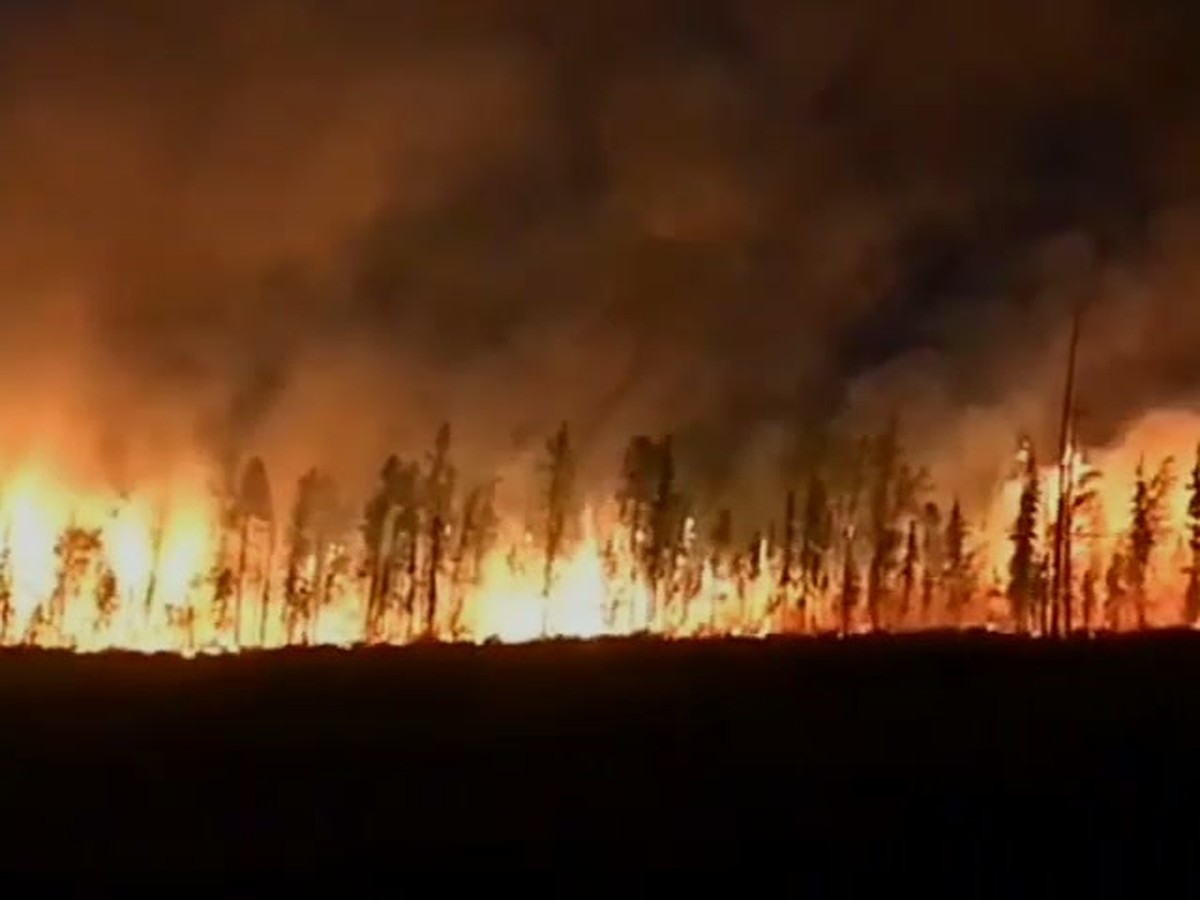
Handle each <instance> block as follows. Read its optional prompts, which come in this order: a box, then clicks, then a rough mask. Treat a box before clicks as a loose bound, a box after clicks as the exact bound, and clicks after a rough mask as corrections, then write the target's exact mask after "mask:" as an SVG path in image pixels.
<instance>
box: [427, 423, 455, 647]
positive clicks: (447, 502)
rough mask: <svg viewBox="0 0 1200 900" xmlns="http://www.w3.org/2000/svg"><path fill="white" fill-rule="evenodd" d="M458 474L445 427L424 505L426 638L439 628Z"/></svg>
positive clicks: (436, 445) (431, 461) (435, 450)
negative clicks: (449, 524)
mask: <svg viewBox="0 0 1200 900" xmlns="http://www.w3.org/2000/svg"><path fill="white" fill-rule="evenodd" d="M457 474H458V473H457V470H456V469H455V467H454V465H453V464H452V463H451V462H450V425H449V424H448V423H443V424H442V426H441V427H440V428H439V429H438V432H437V436H436V438H435V439H434V446H433V452H432V453H431V454H430V456H429V469H428V472H427V474H426V477H425V481H424V484H423V490H422V499H423V503H422V505H423V507H424V512H425V515H426V516H428V522H429V529H428V535H429V565H428V568H427V574H426V582H425V597H426V599H425V634H426V636H427V637H433V636H434V633H435V629H436V627H437V612H438V577H439V575H440V574H441V571H442V562H443V559H442V557H443V553H442V551H443V546H444V541H445V537H446V523H447V522H448V521H449V519H450V510H451V505H452V504H453V502H454V486H455V481H456V479H457Z"/></svg>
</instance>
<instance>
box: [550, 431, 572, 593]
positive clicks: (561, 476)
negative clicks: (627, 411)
mask: <svg viewBox="0 0 1200 900" xmlns="http://www.w3.org/2000/svg"><path fill="white" fill-rule="evenodd" d="M546 451H547V454H548V455H549V461H548V464H547V466H546V468H547V472H548V480H549V484H548V486H547V489H546V546H545V571H544V572H543V578H542V593H543V595H544V596H547V597H548V596H550V589H551V581H552V579H553V573H554V566H555V564H556V563H557V561H558V557H559V554H560V553H561V552H562V549H563V542H564V539H565V537H566V529H567V521H568V517H569V516H570V508H571V501H572V493H573V491H574V480H575V462H574V458H573V455H572V453H571V442H570V436H569V435H568V433H567V425H566V423H565V422H564V423H563V424H562V425H560V426H559V429H558V431H557V432H556V434H555V435H554V437H553V438H552V439H551V440H550V441H549V442H548V443H547V445H546Z"/></svg>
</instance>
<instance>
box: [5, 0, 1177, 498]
mask: <svg viewBox="0 0 1200 900" xmlns="http://www.w3.org/2000/svg"><path fill="white" fill-rule="evenodd" d="M434 6H436V10H435V9H434V8H433V7H434ZM568 6H569V8H567V7H568ZM0 15H3V16H4V17H5V19H6V20H7V27H3V28H0V33H2V34H3V37H2V38H0V197H2V198H3V201H2V202H0V284H3V301H2V302H3V316H4V329H3V334H2V335H0V377H2V378H3V383H4V384H5V385H6V388H5V389H4V391H3V393H2V394H0V425H2V426H3V428H4V435H5V439H6V441H7V445H8V448H9V450H14V449H16V448H23V447H24V445H25V444H26V443H30V442H32V443H33V444H34V445H35V446H44V447H48V448H51V449H53V451H54V452H55V453H58V454H60V455H61V454H66V455H67V456H69V457H72V459H71V464H72V465H77V466H81V467H89V466H94V465H96V464H97V462H96V461H97V460H100V461H101V462H102V465H103V466H104V467H106V469H108V470H119V471H120V472H124V473H136V472H137V471H139V470H144V469H147V468H152V467H154V466H157V465H161V464H162V462H163V460H170V459H173V458H175V457H179V458H186V457H187V456H189V455H191V454H194V453H195V452H196V449H197V448H203V449H204V450H205V451H206V452H214V453H216V452H223V451H224V450H226V449H228V448H235V449H237V450H239V451H242V452H262V453H264V454H265V456H266V457H267V460H268V465H269V466H270V467H271V469H272V473H273V474H276V475H277V477H279V478H281V479H283V478H288V479H290V478H293V477H295V475H297V474H299V471H300V470H301V469H302V468H303V467H305V466H307V465H309V464H312V463H320V464H324V465H328V466H330V467H332V468H333V469H334V471H335V472H338V473H339V474H340V475H342V476H343V477H344V478H349V479H351V484H352V485H353V484H354V481H353V479H359V480H360V481H361V480H363V479H369V478H370V477H372V475H373V472H374V469H375V465H376V463H377V461H378V460H380V459H382V457H383V456H384V455H385V454H386V453H387V452H389V451H391V450H394V449H395V450H399V451H401V452H405V453H415V452H417V451H418V450H423V449H424V447H425V446H426V445H427V444H428V443H429V441H430V439H431V437H432V434H433V431H434V429H435V428H436V426H437V424H438V423H439V422H441V421H442V420H443V419H448V420H450V421H451V422H452V423H453V425H454V428H455V432H456V454H457V455H458V456H459V458H460V462H462V463H463V464H464V466H465V467H466V468H467V469H469V470H472V471H478V472H485V471H491V470H502V471H504V472H509V471H515V470H517V469H519V468H520V467H521V466H523V465H524V463H525V461H526V460H527V459H528V458H529V455H530V454H531V453H536V452H539V451H540V449H541V446H542V441H543V437H544V435H545V434H546V433H547V432H549V431H550V430H551V429H552V428H553V427H554V425H555V424H556V423H557V422H558V421H559V420H561V419H567V420H569V421H571V422H572V424H573V425H574V426H575V428H576V434H577V437H578V439H579V440H580V442H581V444H582V448H583V450H584V454H585V456H584V466H585V471H587V472H588V473H590V477H594V478H601V477H604V476H607V475H609V474H611V472H612V470H614V469H615V468H616V466H617V463H618V461H619V453H620V451H621V448H622V447H623V445H624V443H625V442H626V440H627V439H628V437H629V436H630V435H631V434H632V433H633V432H635V431H639V430H651V431H672V432H674V433H676V434H677V436H678V440H679V442H680V448H681V452H682V453H683V455H684V461H685V464H686V466H687V469H688V475H689V477H690V479H691V480H692V481H693V482H694V483H697V484H700V485H703V486H705V487H706V489H707V490H708V491H709V492H710V493H712V494H713V495H714V496H718V497H719V496H721V495H730V496H733V495H737V494H743V495H745V496H747V497H751V498H758V499H753V500H751V501H749V502H751V503H752V504H758V503H760V502H762V503H765V502H768V498H769V495H770V485H771V483H772V482H774V481H775V480H776V479H778V478H779V477H780V476H781V475H782V474H784V471H785V469H786V468H787V467H788V466H789V465H799V464H800V463H802V462H803V460H804V459H805V457H806V456H807V455H808V454H810V453H811V452H812V450H813V448H814V446H815V445H816V443H817V442H816V439H815V438H816V436H817V435H818V434H820V433H821V432H822V431H823V426H824V425H825V424H826V423H828V422H830V421H831V420H832V421H835V422H838V423H840V424H843V425H845V426H846V427H847V428H849V427H858V425H859V424H860V423H871V422H876V421H878V419H879V418H880V417H882V416H884V415H887V414H890V413H891V412H898V413H899V414H900V415H901V416H902V417H903V420H904V422H905V424H906V428H907V432H908V434H909V436H910V443H911V444H912V449H913V450H915V451H916V452H918V453H919V454H920V455H921V456H922V457H923V458H925V459H927V460H929V461H930V462H931V463H932V464H933V465H934V466H935V475H936V477H937V478H938V479H939V482H940V485H939V486H941V487H944V488H945V489H947V490H950V489H953V490H962V491H965V492H970V491H971V490H977V489H978V488H979V486H980V485H981V484H984V483H986V482H987V480H988V479H989V478H990V477H991V476H992V475H993V474H994V472H995V470H996V467H997V466H1002V465H1004V464H1005V463H1006V461H1007V460H1006V459H1005V456H1004V453H1005V451H1006V450H1007V448H1008V447H1011V446H1013V442H1014V440H1015V432H1016V431H1017V430H1018V429H1020V430H1027V431H1030V432H1032V433H1033V434H1035V435H1038V436H1043V437H1044V436H1045V435H1046V434H1048V433H1051V432H1052V426H1053V421H1054V417H1055V414H1056V412H1057V404H1058V402H1059V392H1060V389H1061V387H1060V386H1061V380H1062V371H1061V370H1062V362H1061V357H1062V348H1063V344H1064V341H1065V339H1066V331H1067V319H1068V310H1069V309H1070V308H1071V306H1072V304H1074V303H1076V302H1078V301H1079V300H1080V298H1086V299H1087V301H1088V313H1087V319H1086V332H1085V347H1084V351H1083V354H1082V357H1081V371H1080V383H1081V397H1080V399H1081V404H1082V405H1083V407H1084V419H1083V424H1082V427H1083V428H1084V431H1085V436H1086V437H1088V438H1089V439H1090V440H1094V441H1098V442H1107V441H1111V440H1114V439H1115V438H1116V437H1117V436H1118V435H1119V434H1120V433H1121V431H1122V429H1123V428H1124V427H1125V426H1126V425H1127V424H1128V423H1129V422H1130V421H1131V420H1132V419H1135V418H1137V417H1138V416H1139V415H1140V414H1141V413H1143V412H1145V411H1147V410H1148V409H1150V408H1152V407H1156V406H1175V407H1182V408H1185V409H1186V408H1190V407H1191V406H1192V405H1193V404H1194V402H1195V400H1196V399H1197V396H1198V392H1197V387H1200V377H1198V376H1200V372H1198V371H1197V369H1196V367H1195V364H1194V362H1193V359H1194V354H1193V352H1192V347H1193V346H1194V345H1195V343H1196V341H1197V339H1200V316H1197V315H1196V314H1195V313H1194V308H1195V300H1194V297H1195V296H1197V295H1196V289H1197V288H1200V264H1197V263H1196V262H1195V260H1196V258H1197V255H1196V253H1195V249H1194V248H1195V245H1196V241H1197V237H1198V236H1200V227H1198V226H1200V218H1198V215H1200V210H1198V209H1197V207H1196V204H1195V193H1196V192H1195V188H1196V187H1197V179H1198V178H1200V175H1198V174H1197V173H1198V172H1200V169H1198V168H1197V166H1196V165H1195V161H1196V159H1197V158H1198V157H1200V153H1198V151H1200V114H1197V113H1196V111H1195V105H1194V102H1193V98H1194V96H1195V89H1196V87H1197V81H1198V76H1200V65H1198V64H1197V63H1196V61H1195V58H1194V56H1195V54H1194V47H1195V45H1196V38H1197V37H1200V18H1198V16H1197V14H1196V12H1195V11H1194V9H1193V8H1191V7H1190V6H1189V5H1188V4H1184V3H1170V2H1165V0H1160V2H1146V3H1139V4H1129V3H1122V2H1118V0H1109V2H1102V0H1060V2H1057V3H1055V4H1034V3H1028V4H1026V3H1019V4H1014V3H1010V2H1001V0H983V2H977V3H973V4H962V3H956V2H950V0H929V2H922V3H918V4H900V3H886V4H879V3H867V2H865V0H864V2H845V0H842V2H813V3H806V4H794V3H783V2H727V3H722V2H715V0H707V2H700V3H691V4H687V5H686V10H684V9H683V8H682V7H679V6H678V5H675V4H665V3H664V4H659V3H644V2H641V3H624V2H600V0H596V2H580V3H572V4H569V5H568V4H561V3H553V2H549V0H543V2H534V0H531V2H524V3H522V2H511V3H499V2H486V0H480V2H476V3H466V2H459V0H450V2H445V3H440V4H428V3H382V2H364V0H341V2H337V3H333V2H330V3H321V2H315V0H313V2H299V0H292V2H284V0H278V2H270V0H242V2H237V3H233V2H204V3H200V2H182V0H181V2H178V3H173V4H170V5H169V7H168V6H164V5H162V4H155V3H150V2H135V0H127V2H112V3H91V4H82V3H78V4H75V3H69V2H58V3H53V2H50V3H42V4H26V5H24V6H17V7H14V8H11V9H7V10H5V12H3V13H0ZM1197 437H1200V435H1197ZM109 474H110V475H111V471H110V473H109ZM122 477H124V476H122ZM129 477H135V475H133V474H131V475H129Z"/></svg>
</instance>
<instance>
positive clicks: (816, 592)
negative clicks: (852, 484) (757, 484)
mask: <svg viewBox="0 0 1200 900" xmlns="http://www.w3.org/2000/svg"><path fill="white" fill-rule="evenodd" d="M833 536H834V535H833V513H832V511H831V510H830V508H829V491H828V490H827V489H826V487H825V481H824V479H822V478H821V475H820V473H819V472H816V471H814V472H813V473H812V476H811V478H810V479H809V484H808V490H807V491H806V492H805V496H804V524H803V528H802V532H801V537H800V542H801V543H800V578H801V584H802V587H803V600H802V602H803V603H804V604H805V606H806V607H809V606H811V605H812V604H813V603H814V602H815V601H816V599H817V598H818V597H819V596H821V595H822V594H824V592H825V589H826V585H827V581H828V579H827V575H826V571H825V565H826V562H825V561H826V557H827V556H828V554H829V552H830V550H831V549H833V548H832V544H833Z"/></svg>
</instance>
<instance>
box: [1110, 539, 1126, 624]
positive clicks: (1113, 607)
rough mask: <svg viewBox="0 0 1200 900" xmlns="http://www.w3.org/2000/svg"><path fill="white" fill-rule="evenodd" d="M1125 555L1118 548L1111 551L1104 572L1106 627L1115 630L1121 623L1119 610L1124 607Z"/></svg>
mask: <svg viewBox="0 0 1200 900" xmlns="http://www.w3.org/2000/svg"><path fill="white" fill-rule="evenodd" d="M1128 568H1129V566H1128V563H1127V557H1126V555H1125V553H1123V552H1122V551H1121V550H1120V549H1117V550H1115V551H1113V555H1112V559H1111V560H1109V564H1108V568H1107V569H1106V570H1105V573H1104V602H1105V619H1106V620H1107V625H1108V628H1109V629H1110V630H1112V631H1115V630H1117V629H1118V628H1119V627H1120V623H1121V610H1122V609H1124V608H1125V601H1126V597H1127V596H1128V591H1127V590H1126V587H1125V578H1126V570H1127V569H1128Z"/></svg>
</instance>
